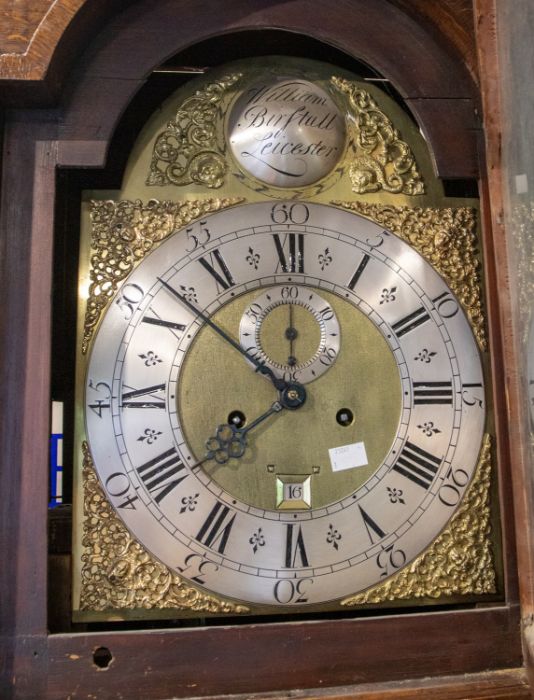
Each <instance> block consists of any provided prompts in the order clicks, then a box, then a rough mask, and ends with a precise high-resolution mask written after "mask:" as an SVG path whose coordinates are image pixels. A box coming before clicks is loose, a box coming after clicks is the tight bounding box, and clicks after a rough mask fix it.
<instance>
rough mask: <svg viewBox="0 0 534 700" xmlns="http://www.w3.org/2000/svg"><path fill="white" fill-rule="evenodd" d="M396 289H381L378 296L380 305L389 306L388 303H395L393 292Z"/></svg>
mask: <svg viewBox="0 0 534 700" xmlns="http://www.w3.org/2000/svg"><path fill="white" fill-rule="evenodd" d="M396 291H397V287H391V289H383V290H382V294H381V295H380V302H379V303H380V304H389V302H390V301H395V299H396V298H397V296H396V294H395V292H396Z"/></svg>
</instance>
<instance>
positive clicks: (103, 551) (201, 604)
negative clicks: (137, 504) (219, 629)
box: [80, 443, 249, 615]
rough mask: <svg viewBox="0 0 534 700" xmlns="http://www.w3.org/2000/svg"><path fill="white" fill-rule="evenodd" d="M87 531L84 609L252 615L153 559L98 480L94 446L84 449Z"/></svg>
mask: <svg viewBox="0 0 534 700" xmlns="http://www.w3.org/2000/svg"><path fill="white" fill-rule="evenodd" d="M82 449H83V457H84V466H83V487H84V515H85V518H84V526H83V527H84V530H83V540H82V547H83V554H82V572H81V596H80V609H81V610H90V611H93V612H101V611H104V610H110V609H115V610H132V609H146V610H148V609H163V610H168V609H173V610H190V611H194V612H197V613H214V614H221V613H228V614H232V615H238V614H242V613H246V612H249V610H248V608H247V607H245V606H244V605H238V604H235V603H232V602H229V601H225V600H223V599H220V598H218V597H216V596H214V595H208V594H207V593H204V592H202V591H200V590H199V589H197V588H195V587H193V586H191V585H189V584H186V583H185V582H184V581H183V579H182V578H181V577H180V576H178V574H176V573H174V572H173V571H171V570H170V569H168V568H167V567H166V566H164V565H163V564H161V563H160V562H158V561H157V560H156V559H154V558H153V557H152V556H151V555H150V554H149V553H148V552H147V551H146V550H145V549H144V548H143V547H142V546H141V545H140V544H139V543H138V542H136V540H134V539H133V538H132V536H131V535H130V533H129V532H128V530H127V529H126V528H125V527H124V525H123V524H122V523H121V521H120V520H119V518H118V517H117V516H116V514H115V512H114V510H113V508H112V507H111V505H110V504H109V502H108V501H107V499H106V497H105V495H104V493H103V491H102V488H101V486H100V484H99V482H98V479H97V477H96V474H95V471H94V467H93V464H92V459H91V455H90V452H89V448H88V446H87V444H86V443H84V444H83V446H82Z"/></svg>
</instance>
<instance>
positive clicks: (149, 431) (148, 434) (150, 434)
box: [137, 428, 162, 445]
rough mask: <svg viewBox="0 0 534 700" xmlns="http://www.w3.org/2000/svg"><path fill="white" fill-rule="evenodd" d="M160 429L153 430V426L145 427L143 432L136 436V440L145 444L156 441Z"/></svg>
mask: <svg viewBox="0 0 534 700" xmlns="http://www.w3.org/2000/svg"><path fill="white" fill-rule="evenodd" d="M161 434H162V433H161V430H154V429H153V428H145V431H144V434H143V435H141V436H140V437H138V438H137V441H138V442H145V441H146V443H147V445H151V444H152V443H153V442H156V440H157V439H158V437H159V436H160V435H161Z"/></svg>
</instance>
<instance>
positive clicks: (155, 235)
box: [82, 198, 243, 354]
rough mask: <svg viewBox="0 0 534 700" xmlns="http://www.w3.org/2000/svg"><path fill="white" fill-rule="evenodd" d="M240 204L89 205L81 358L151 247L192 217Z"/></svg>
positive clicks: (210, 201)
mask: <svg viewBox="0 0 534 700" xmlns="http://www.w3.org/2000/svg"><path fill="white" fill-rule="evenodd" d="M242 201H243V200H242V199H240V198H227V199H204V200H196V201H189V202H171V201H162V202H160V201H158V200H155V199H151V200H150V201H149V202H148V203H146V204H144V203H143V202H141V200H139V199H138V200H135V201H130V200H121V201H117V202H116V201H112V200H105V201H99V200H93V201H91V205H90V206H91V211H90V216H91V225H92V232H91V238H92V240H91V248H92V251H93V252H92V255H91V259H90V273H89V274H90V286H89V292H88V299H87V306H86V310H85V322H84V333H83V340H82V352H83V353H84V354H85V353H86V352H87V349H88V346H89V342H90V340H91V338H92V336H93V333H94V329H95V327H96V325H97V323H98V321H99V319H100V315H101V313H102V311H103V309H104V308H105V306H106V304H107V303H108V301H109V300H110V298H111V297H112V296H113V295H114V294H115V292H116V291H117V289H118V285H119V283H120V282H122V280H124V279H125V277H126V276H127V275H128V274H129V273H130V272H131V271H132V270H133V268H134V267H135V265H136V264H137V263H138V262H139V261H140V260H142V258H143V257H144V256H145V255H146V254H147V253H148V252H149V251H150V250H151V249H152V248H153V247H154V245H155V244H157V243H159V242H160V241H162V240H164V239H165V238H167V237H168V236H170V235H171V234H172V233H174V232H175V231H177V230H179V229H180V228H183V227H184V226H185V225H186V224H188V223H189V222H190V221H193V220H194V219H197V218H198V217H200V216H202V215H204V214H209V213H211V212H214V211H219V210H220V209H224V208H226V207H230V206H233V205H234V204H239V202H242Z"/></svg>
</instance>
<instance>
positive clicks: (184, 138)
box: [146, 73, 241, 189]
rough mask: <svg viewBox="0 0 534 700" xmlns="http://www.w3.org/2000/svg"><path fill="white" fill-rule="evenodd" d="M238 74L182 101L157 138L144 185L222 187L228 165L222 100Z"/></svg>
mask: <svg viewBox="0 0 534 700" xmlns="http://www.w3.org/2000/svg"><path fill="white" fill-rule="evenodd" d="M240 77H241V74H240V73H234V74H231V75H227V76H225V77H223V78H221V79H220V80H218V81H216V82H212V83H209V84H208V85H206V86H205V87H204V88H202V89H201V90H197V91H196V92H195V94H194V95H192V96H191V97H188V98H187V99H186V100H184V102H183V103H182V104H181V105H180V107H179V108H178V110H177V112H176V116H175V117H174V119H173V120H171V121H170V122H169V123H168V124H167V127H166V129H165V130H164V131H162V132H161V133H160V134H158V136H157V138H156V142H155V144H154V150H153V153H152V160H151V163H150V171H149V174H148V177H147V180H146V184H147V185H168V184H170V185H189V184H191V183H195V184H197V185H204V186H206V187H209V188H212V189H216V188H218V187H221V185H222V184H223V182H224V176H225V174H226V170H227V167H228V166H227V164H226V161H225V159H224V153H225V145H224V140H223V138H222V136H221V134H222V130H221V126H220V122H221V118H222V114H221V101H222V99H223V97H224V95H225V93H226V91H227V90H228V88H230V87H231V86H232V85H233V84H234V83H236V82H237V81H238V80H239V78H240Z"/></svg>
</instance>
